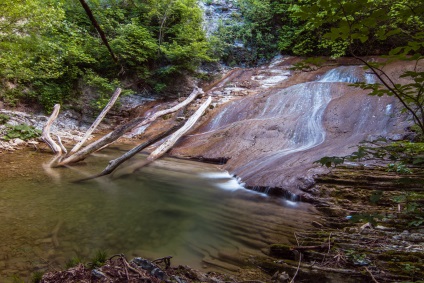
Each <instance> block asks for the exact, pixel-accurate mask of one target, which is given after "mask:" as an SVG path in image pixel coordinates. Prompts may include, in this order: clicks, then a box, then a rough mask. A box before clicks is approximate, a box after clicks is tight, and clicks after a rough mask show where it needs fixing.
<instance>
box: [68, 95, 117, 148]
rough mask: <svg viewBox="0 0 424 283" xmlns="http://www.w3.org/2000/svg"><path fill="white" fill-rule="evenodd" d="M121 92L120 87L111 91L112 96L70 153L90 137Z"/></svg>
mask: <svg viewBox="0 0 424 283" xmlns="http://www.w3.org/2000/svg"><path fill="white" fill-rule="evenodd" d="M120 94H121V89H120V88H119V87H118V88H117V89H116V90H115V92H114V93H113V95H112V97H111V98H110V100H109V102H108V103H107V105H106V106H105V108H103V110H102V112H101V113H100V114H99V116H97V118H96V120H95V121H94V123H93V124H92V125H91V126H90V128H88V130H87V132H85V134H84V137H83V138H82V140H80V141H79V142H78V143H77V144H76V145H75V146H74V148H72V150H71V152H70V154H73V153H75V152H77V151H78V150H79V149H80V148H81V146H82V145H83V144H84V143H85V142H86V141H87V139H88V138H89V137H90V135H91V134H92V133H93V132H94V130H95V129H96V128H97V126H98V125H99V124H100V122H101V121H102V120H103V118H104V117H105V116H106V114H107V113H108V112H109V110H110V109H111V108H112V107H113V105H115V102H116V100H118V97H119V95H120Z"/></svg>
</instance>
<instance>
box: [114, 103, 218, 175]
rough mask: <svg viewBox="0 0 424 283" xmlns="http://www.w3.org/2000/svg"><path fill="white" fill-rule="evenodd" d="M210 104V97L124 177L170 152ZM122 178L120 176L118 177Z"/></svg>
mask: <svg viewBox="0 0 424 283" xmlns="http://www.w3.org/2000/svg"><path fill="white" fill-rule="evenodd" d="M211 102H212V97H210V96H209V97H208V99H207V100H206V101H205V102H204V103H203V104H202V105H201V106H200V107H199V109H197V111H196V112H195V113H194V114H193V115H192V116H191V117H190V118H189V119H188V120H187V122H186V123H185V124H184V126H183V127H182V128H181V129H179V130H178V131H176V132H175V133H173V134H172V135H171V136H169V137H168V138H167V139H166V140H165V141H164V142H163V143H162V144H161V145H160V146H159V147H158V148H156V149H155V150H154V151H153V152H152V153H151V154H150V155H149V156H148V157H147V159H146V160H144V161H142V162H140V163H138V164H134V165H133V166H131V168H129V170H128V171H127V172H129V173H126V174H124V175H128V174H131V173H134V172H136V171H137V170H140V169H141V168H143V167H144V166H146V165H148V164H150V163H151V162H153V161H154V160H156V159H158V158H159V157H161V156H162V155H164V154H165V153H166V152H167V151H168V150H170V149H171V148H172V147H173V146H174V144H175V143H176V142H177V141H178V140H179V139H180V138H181V137H182V136H183V135H184V134H185V133H187V132H188V131H189V130H190V129H191V128H192V127H193V126H194V124H195V123H196V121H197V120H198V119H199V118H200V117H201V116H202V115H203V113H204V112H205V110H206V109H207V108H208V106H209V105H210V104H211ZM120 177H122V176H120Z"/></svg>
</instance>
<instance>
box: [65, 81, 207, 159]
mask: <svg viewBox="0 0 424 283" xmlns="http://www.w3.org/2000/svg"><path fill="white" fill-rule="evenodd" d="M202 93H203V91H202V89H200V88H195V89H194V90H193V92H192V93H191V94H190V96H189V97H188V98H187V99H186V100H184V101H183V102H181V103H179V104H177V105H175V106H174V107H171V108H169V109H166V110H162V111H158V112H156V113H154V114H153V115H151V116H149V117H138V118H136V119H134V120H132V121H130V122H128V123H126V124H124V125H121V126H119V127H117V128H116V129H115V130H114V131H112V132H110V133H109V134H107V135H105V136H104V137H102V138H101V139H99V140H97V141H95V142H93V143H91V144H89V145H88V146H86V147H85V148H83V149H82V150H80V151H78V152H76V153H74V154H73V155H71V156H69V157H67V158H65V159H64V160H62V161H61V162H60V163H59V164H58V165H57V166H65V165H67V164H71V163H76V162H78V161H81V160H84V159H85V158H86V157H87V156H89V155H90V154H91V153H93V152H95V151H97V150H98V149H100V148H102V147H104V146H106V145H108V144H110V143H112V142H114V141H116V140H117V139H118V138H120V137H121V136H122V135H123V134H125V133H126V132H128V131H131V130H132V129H134V128H135V127H137V126H143V125H147V124H150V123H152V122H153V121H154V120H156V119H157V118H158V117H160V116H163V115H167V114H169V113H172V112H175V111H177V110H179V109H181V108H183V107H185V106H187V105H188V104H189V103H190V102H192V101H193V100H194V99H195V98H196V97H197V96H198V95H199V94H202Z"/></svg>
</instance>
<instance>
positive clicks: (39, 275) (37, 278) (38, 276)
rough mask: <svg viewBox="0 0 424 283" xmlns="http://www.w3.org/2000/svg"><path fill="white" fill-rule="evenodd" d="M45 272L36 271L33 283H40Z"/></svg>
mask: <svg viewBox="0 0 424 283" xmlns="http://www.w3.org/2000/svg"><path fill="white" fill-rule="evenodd" d="M43 274H44V273H43V272H41V271H36V272H34V273H33V274H32V275H31V282H32V283H40V282H41V279H42V278H43Z"/></svg>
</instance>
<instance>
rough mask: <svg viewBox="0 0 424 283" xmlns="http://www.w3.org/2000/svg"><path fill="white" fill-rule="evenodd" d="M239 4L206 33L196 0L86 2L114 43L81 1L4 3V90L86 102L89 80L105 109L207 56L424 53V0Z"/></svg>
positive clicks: (188, 71) (166, 91) (250, 58)
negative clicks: (117, 93) (113, 99)
mask: <svg viewBox="0 0 424 283" xmlns="http://www.w3.org/2000/svg"><path fill="white" fill-rule="evenodd" d="M233 2H234V5H237V7H238V9H239V11H240V12H239V13H233V15H231V17H230V19H227V20H226V21H222V22H221V23H220V25H219V27H218V29H217V30H216V31H215V33H214V34H213V35H212V36H211V37H209V38H207V37H206V35H205V32H204V30H203V26H202V16H203V15H202V10H201V9H200V8H199V6H198V5H197V1H195V0H92V1H86V3H87V4H88V6H89V7H90V9H91V11H92V13H93V16H94V18H95V19H96V21H97V22H98V23H99V26H100V28H101V30H102V31H103V34H104V37H105V39H106V40H107V42H108V45H109V49H110V50H108V48H107V46H106V45H105V44H104V42H102V38H101V36H100V35H99V33H98V31H97V30H96V29H95V27H94V25H93V23H92V22H91V21H90V19H89V17H88V16H87V14H86V11H85V10H84V8H83V6H82V5H81V2H80V1H77V0H71V1H64V0H19V1H10V0H6V1H3V2H2V4H1V5H0V14H1V15H2V18H1V20H0V53H1V57H0V83H1V86H2V87H1V90H0V98H1V100H3V101H4V102H5V103H7V104H9V105H14V104H16V103H17V102H18V101H20V102H26V103H29V102H31V103H32V102H36V103H38V104H40V105H41V106H42V107H43V108H44V109H45V110H47V111H51V109H52V107H53V105H54V104H55V103H63V102H67V103H70V102H72V101H73V102H74V104H77V103H75V102H76V100H78V98H79V97H80V96H81V95H82V92H83V89H84V87H90V88H92V89H94V90H95V91H96V93H97V96H98V97H97V99H96V100H95V101H93V105H91V106H92V107H94V108H98V109H101V108H102V107H103V106H104V105H105V104H106V102H107V100H108V98H109V96H110V95H111V93H112V92H113V90H114V89H115V88H116V87H118V86H119V87H121V88H123V89H124V90H125V91H126V92H127V93H129V92H137V93H142V92H143V91H145V92H147V93H157V94H160V95H172V94H173V87H172V82H173V81H174V78H176V77H177V78H178V76H185V75H190V76H195V77H196V76H197V77H199V78H204V75H203V74H202V73H201V72H198V67H199V66H200V65H201V64H205V63H208V62H209V63H210V62H216V61H221V62H223V63H225V64H228V65H230V66H237V65H247V66H253V65H256V64H259V63H261V62H262V63H263V62H266V61H267V60H269V59H271V58H272V57H273V56H275V55H276V54H285V55H298V56H312V57H316V56H331V57H340V56H353V55H355V56H367V55H389V54H390V55H392V56H394V55H396V56H398V58H400V57H401V56H402V55H413V56H415V57H413V58H414V59H417V57H416V56H420V55H421V54H422V49H423V37H424V36H423V32H422V30H423V28H424V19H423V14H424V12H423V9H424V5H423V3H422V1H412V0H403V1H399V0H391V1H366V0H360V1H342V2H339V1H334V0H325V1H310V0H300V1H299V0H297V1H287V0H264V1H260V0H238V1H233ZM204 3H205V4H206V5H208V4H209V5H210V4H211V3H212V1H204ZM236 41H238V42H242V44H243V45H244V47H245V51H244V52H241V51H240V50H239V49H237V48H235V47H234V42H236ZM403 59H404V58H403ZM174 92H175V91H174ZM174 94H175V93H174ZM71 104H72V103H71Z"/></svg>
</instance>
